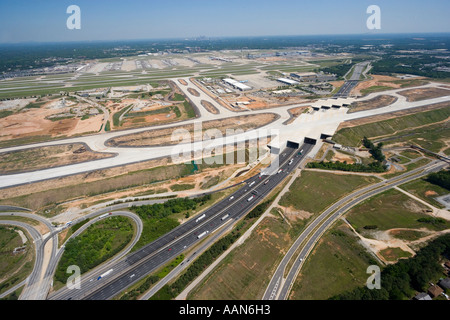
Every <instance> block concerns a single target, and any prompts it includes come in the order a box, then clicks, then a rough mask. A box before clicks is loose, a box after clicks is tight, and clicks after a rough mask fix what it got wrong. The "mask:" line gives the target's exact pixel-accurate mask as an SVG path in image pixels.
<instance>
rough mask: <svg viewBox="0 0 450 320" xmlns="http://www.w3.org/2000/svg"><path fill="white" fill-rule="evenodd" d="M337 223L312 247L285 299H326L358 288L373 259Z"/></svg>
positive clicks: (356, 240)
mask: <svg viewBox="0 0 450 320" xmlns="http://www.w3.org/2000/svg"><path fill="white" fill-rule="evenodd" d="M358 240H359V238H358V237H357V236H356V235H355V234H354V233H353V232H352V230H351V229H350V228H349V227H348V226H347V225H346V224H345V223H344V222H342V221H341V220H339V221H338V222H337V223H336V224H335V225H334V226H333V227H332V228H331V229H330V230H329V231H327V232H326V233H325V234H324V236H323V237H322V239H321V240H319V242H318V243H317V244H316V246H315V247H314V249H313V251H312V252H311V254H310V256H309V257H308V258H307V259H306V260H305V262H304V265H303V267H302V269H301V271H300V273H299V275H298V277H297V279H296V280H295V282H294V284H293V287H292V291H291V294H290V296H289V300H326V299H328V298H331V297H332V296H334V295H336V294H339V293H342V292H346V291H348V290H352V289H354V288H356V287H361V286H363V285H364V284H365V282H366V280H367V277H368V275H367V273H366V270H367V267H368V266H369V265H376V264H377V262H376V260H375V259H374V258H373V257H372V256H371V255H370V254H369V253H368V252H367V251H366V249H365V248H364V247H363V246H362V245H361V244H359V242H358Z"/></svg>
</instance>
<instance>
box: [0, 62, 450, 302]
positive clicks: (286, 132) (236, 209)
mask: <svg viewBox="0 0 450 320" xmlns="http://www.w3.org/2000/svg"><path fill="white" fill-rule="evenodd" d="M356 73H357V70H356V69H355V71H354V75H353V76H355V74H356ZM353 76H352V78H353ZM184 80H186V82H187V83H188V85H187V86H182V85H181V86H180V85H179V87H180V89H181V90H182V91H183V92H184V94H185V95H187V96H189V95H190V93H189V92H188V91H187V89H188V88H192V87H193V86H195V85H194V84H193V83H192V82H190V80H189V79H188V78H185V79H184ZM350 81H353V80H350ZM174 82H175V83H177V82H176V81H175V79H174ZM435 86H436V84H429V85H426V86H423V87H435ZM345 88H347V86H345V85H344V87H343V89H342V90H343V91H342V92H341V94H340V96H346V95H347V94H348V92H349V91H350V90H351V88H350V89H349V90H348V89H345ZM401 90H403V89H401ZM401 90H400V89H398V90H390V91H387V92H383V93H375V94H371V95H369V96H367V97H365V98H362V99H358V101H359V100H361V101H363V100H367V99H371V98H373V97H376V96H378V95H380V94H391V95H393V96H397V97H398V98H399V99H398V100H397V101H396V102H395V103H393V104H392V105H390V106H388V107H384V108H379V109H376V110H369V111H362V112H355V113H352V114H347V113H346V110H347V108H344V107H342V106H343V105H345V104H348V103H351V102H352V101H354V99H346V98H344V99H331V100H330V101H319V102H317V103H316V104H315V105H317V106H319V107H320V106H322V105H324V104H325V105H327V104H337V105H338V106H339V107H340V108H338V109H337V110H330V109H320V110H319V111H317V112H314V113H312V114H302V115H301V116H300V117H299V118H297V119H296V120H295V121H294V122H293V123H291V124H290V125H285V124H283V122H285V121H286V120H287V119H289V117H290V115H289V113H288V111H287V110H288V109H289V108H293V107H295V106H289V107H280V108H276V109H266V110H262V111H261V110H260V111H252V114H257V113H266V112H273V113H276V114H278V115H279V116H280V117H279V119H278V120H276V121H275V122H273V123H271V124H269V125H267V126H266V128H270V129H277V130H279V131H280V136H279V138H280V140H281V141H282V143H281V144H280V147H281V149H283V148H285V149H283V151H282V152H280V154H279V157H278V158H275V162H277V161H279V164H280V169H281V170H283V171H282V172H279V173H278V169H276V170H275V171H273V172H270V174H266V175H256V176H253V177H250V178H248V179H247V180H246V184H245V185H244V186H243V187H241V188H240V189H239V190H237V191H236V192H235V193H233V194H232V195H230V197H229V198H226V199H224V200H222V201H220V202H218V203H217V204H215V205H214V206H212V207H210V208H208V209H206V210H205V211H204V212H202V213H201V214H202V215H203V214H204V218H202V219H200V220H198V221H197V220H195V219H190V220H188V221H187V222H186V223H183V224H182V225H180V226H179V227H177V228H175V229H174V230H172V231H171V232H169V233H167V234H166V235H164V236H162V237H161V238H159V239H157V240H156V241H154V242H152V243H150V244H148V245H147V246H145V247H143V248H141V249H140V250H138V251H136V252H134V253H132V254H127V253H128V252H129V250H131V248H132V247H133V245H134V243H135V242H136V241H137V240H138V238H139V237H138V235H139V234H140V232H141V231H142V225H141V224H142V222H140V219H139V218H137V217H136V216H135V215H133V214H132V213H130V212H128V211H123V210H122V209H124V208H126V207H129V206H131V205H132V204H134V205H140V204H149V203H155V202H158V201H159V202H162V201H164V200H156V201H150V202H149V201H144V202H137V203H132V204H121V205H116V206H112V207H107V208H104V209H100V210H96V211H95V212H92V213H90V214H88V215H86V216H85V217H83V218H82V219H80V220H76V221H73V223H77V222H80V221H81V220H83V219H87V218H91V221H90V222H89V223H88V224H86V225H85V226H83V228H82V229H81V230H79V232H77V233H76V234H75V235H73V236H72V237H74V236H76V235H77V234H79V233H80V232H82V230H85V228H87V227H88V226H89V225H91V224H92V223H94V222H96V221H97V219H98V218H95V217H99V216H100V215H104V214H105V213H108V212H111V211H115V210H120V211H115V212H114V213H113V215H124V216H127V217H130V218H131V219H133V221H135V224H136V226H137V236H136V237H135V238H134V239H133V242H132V243H131V244H130V245H128V246H127V248H126V249H125V250H124V251H122V252H121V253H120V255H117V256H116V257H114V258H113V259H112V260H111V261H109V262H108V263H106V264H104V265H102V266H100V267H98V268H96V269H95V270H92V271H91V272H89V273H87V274H86V275H83V277H82V280H81V281H82V282H81V283H82V288H81V290H68V289H67V287H64V288H63V289H61V290H59V291H58V292H55V293H52V294H51V295H50V296H49V297H47V294H48V292H49V290H50V287H51V282H52V277H53V273H54V270H55V269H56V266H57V263H58V261H59V259H60V257H61V255H62V252H63V250H64V249H63V247H62V248H61V249H59V251H58V242H57V241H58V240H57V238H58V237H57V234H58V233H59V232H60V231H62V229H63V228H61V227H60V228H55V227H54V226H52V225H51V224H50V223H49V222H48V220H46V219H44V218H42V217H39V216H37V215H34V214H31V213H23V212H9V211H8V212H5V213H1V214H0V215H11V214H13V215H22V216H23V217H28V218H32V219H35V220H36V219H37V220H40V221H41V222H43V223H44V224H45V225H46V226H47V227H48V228H49V230H50V231H49V234H47V235H45V237H44V236H38V235H37V234H36V232H35V231H32V229H30V228H29V226H28V227H24V226H22V227H24V228H25V229H26V230H28V232H29V233H30V234H31V235H32V237H33V239H34V241H35V246H36V257H37V259H36V263H35V268H34V269H33V272H32V274H31V275H30V276H29V277H28V279H27V281H26V286H25V289H24V291H23V293H22V295H21V299H46V298H49V299H55V300H57V299H64V300H67V299H72V300H76V299H91V300H104V299H111V298H112V297H114V296H116V295H117V294H118V293H120V292H122V291H123V290H124V289H125V288H127V287H129V286H130V285H132V284H133V283H136V282H137V281H139V279H142V278H143V277H145V276H146V275H148V274H149V273H151V272H152V271H154V270H156V269H158V268H159V267H161V266H162V265H164V264H165V263H167V262H168V261H170V260H172V259H174V258H175V257H176V256H178V255H179V254H181V253H182V252H185V251H187V250H188V249H189V248H191V247H193V246H195V245H196V244H198V243H199V242H201V241H202V240H203V237H201V238H199V236H200V235H203V234H204V233H205V232H207V234H205V237H206V235H210V234H213V233H214V232H215V231H217V230H219V229H220V228H221V227H222V226H224V225H225V224H227V223H229V222H230V221H232V222H235V221H237V220H239V219H240V218H242V217H243V216H244V215H245V214H246V213H247V212H249V211H250V210H251V209H252V208H254V207H255V205H256V204H258V203H259V202H260V201H262V200H263V198H264V197H265V196H266V195H267V194H269V193H270V191H271V190H273V188H275V186H277V185H278V184H279V183H281V182H282V181H283V179H284V178H285V177H286V176H287V175H288V174H289V173H290V172H292V170H294V169H295V168H296V167H298V165H299V163H300V162H301V161H302V160H304V159H305V157H306V156H307V155H308V154H309V153H312V154H313V153H314V152H316V151H317V145H314V144H303V141H304V138H305V137H308V136H312V137H313V138H315V139H317V140H318V137H319V136H320V134H321V133H324V132H326V133H333V132H334V130H336V128H337V127H338V125H339V124H340V123H341V122H343V121H348V120H353V119H358V118H364V117H368V116H374V115H378V114H384V113H389V112H394V111H399V110H405V109H409V108H416V107H420V106H425V105H429V104H433V103H439V102H444V101H450V96H445V97H441V98H435V99H429V100H424V101H418V102H414V103H411V102H407V101H406V99H405V97H403V96H401V95H399V94H398V92H399V91H401ZM200 92H201V91H200ZM189 98H190V99H192V100H193V103H194V104H195V105H196V107H197V109H198V110H199V113H200V120H214V119H220V118H221V117H223V116H224V115H226V116H230V115H234V113H232V112H231V111H229V110H228V109H225V108H223V107H222V106H220V105H219V104H217V103H216V102H215V101H214V100H213V99H211V98H210V97H209V96H207V95H206V94H204V93H203V92H201V97H200V98H199V99H195V98H194V97H193V96H192V95H191V96H189ZM200 99H202V100H206V101H208V102H211V103H212V104H213V105H215V106H216V108H217V109H218V110H220V112H221V113H220V114H219V115H213V114H211V113H209V112H207V111H206V109H204V108H203V107H202V106H201V105H200V103H199V101H200ZM309 105H310V104H309ZM195 121H198V120H192V121H186V122H185V123H194V122H195ZM167 127H173V125H165V126H158V127H155V128H167ZM152 129H154V128H152ZM146 130H149V128H143V129H133V130H128V131H126V132H112V133H106V134H100V135H94V136H87V137H78V138H69V139H64V140H60V141H54V142H47V143H40V144H35V145H29V146H21V147H14V148H8V149H1V150H0V152H7V151H14V150H22V149H26V148H32V147H40V146H48V145H56V144H62V143H74V142H80V141H82V142H85V143H86V144H88V145H89V147H90V148H91V149H92V150H94V151H99V152H114V153H117V156H116V157H115V158H112V159H106V160H98V161H92V162H89V163H82V164H77V165H68V166H64V167H60V168H52V169H44V170H39V171H35V172H31V173H27V174H14V175H7V176H2V179H1V181H0V188H6V187H11V186H17V185H20V184H24V183H31V182H36V181H41V180H44V179H51V178H56V177H61V176H66V175H70V174H76V173H80V172H87V171H90V170H94V169H98V168H107V167H112V166H119V165H124V164H127V163H133V162H136V161H143V160H148V159H153V158H159V157H164V156H168V155H170V154H171V152H172V147H157V148H112V147H106V146H105V142H106V141H107V140H109V139H111V138H112V137H117V136H120V135H124V134H130V133H137V132H142V131H146ZM330 131H331V132H330ZM239 139H241V140H242V141H245V140H246V139H247V138H246V136H244V135H243V136H236V140H235V141H239ZM287 140H289V141H294V142H298V145H297V146H296V147H292V146H288V145H286V141H287ZM283 142H284V144H283ZM216 143H217V145H223V144H224V140H220V139H218V141H216ZM193 148H194V149H195V148H197V149H200V150H202V149H203V148H204V146H203V145H199V146H197V145H196V144H194V147H193ZM137 149H138V150H137ZM300 150H303V152H301V154H299V151H300ZM291 160H293V161H292V162H291ZM436 168H437V167H436ZM267 173H269V172H267ZM410 174H411V173H410ZM410 174H409V175H408V176H407V177H405V181H409V180H410V179H412V178H413V177H415V176H414V175H410ZM421 174H424V172H422V173H418V174H417V176H420V175H421ZM401 177H403V176H401ZM398 179H399V178H397V179H392V181H394V180H395V181H400V180H398ZM395 181H394V183H393V184H392V186H394V184H395V183H396V182H395ZM250 185H251V186H250ZM395 185H396V184H395ZM392 186H391V185H390V186H389V187H392ZM387 187H388V186H385V188H387ZM381 190H383V188H381V187H380V188H378V189H375V190H373V192H375V193H377V192H381ZM358 192H359V191H358ZM369 195H370V193H365V194H362V195H359V194H358V193H356V194H352V195H350V196H352V197H356V198H355V200H354V201H356V200H357V199H362V198H363V197H366V196H369ZM350 196H348V197H350ZM358 196H359V197H358ZM348 197H346V198H344V199H342V200H341V201H339V202H338V204H341V205H342V204H344V203H347V202H346V201H348V200H350V199H353V198H348ZM345 199H347V200H346V201H344V200H345ZM358 202H359V201H356V202H353V201H352V202H349V203H348V205H349V206H350V204H353V203H358ZM336 205H337V204H336ZM349 208H350V207H347V206H345V207H342V208H340V207H339V208H338V207H330V208H329V209H328V210H327V211H325V212H324V213H323V214H322V215H321V216H320V217H322V218H321V220H316V221H317V222H316V221H314V227H316V226H319V225H320V227H319V229H318V230H317V231H315V233H314V234H311V232H312V231H313V229H314V227H311V229H310V228H309V227H308V229H307V230H305V231H304V232H303V233H302V235H301V236H300V237H299V238H298V239H297V241H296V242H295V244H294V245H293V247H292V248H291V249H292V252H291V250H289V252H288V255H286V257H285V259H286V261H285V259H283V261H285V264H284V265H282V264H283V261H282V263H281V264H280V267H279V268H278V269H280V270H277V272H276V274H275V275H274V277H273V278H272V281H271V283H270V285H269V287H268V289H267V291H266V294H265V295H264V299H275V298H279V299H284V298H286V297H287V295H288V291H289V289H290V287H291V285H292V281H293V279H295V277H296V275H297V273H298V271H299V269H300V267H301V265H302V261H303V259H305V258H306V256H307V253H308V252H309V250H310V249H311V247H312V246H313V245H314V243H315V241H316V240H317V238H318V237H319V236H320V235H321V234H322V233H323V231H324V230H325V229H326V228H327V227H328V226H329V225H330V224H331V223H332V222H333V221H334V219H335V218H336V217H338V216H340V215H341V214H343V213H344V212H345V211H346V210H348V209H349ZM344 209H345V210H344ZM330 210H331V211H330ZM334 210H337V211H335V213H334V214H333V216H332V217H330V218H329V219H327V220H326V221H324V220H325V219H326V218H327V216H328V215H329V214H330V213H331V212H333V211H334ZM107 217H108V216H105V217H104V218H107ZM320 217H319V218H320ZM332 218H333V219H332ZM330 219H331V220H330ZM8 222H9V221H8ZM0 223H2V224H5V221H4V220H1V221H0ZM15 223H16V224H17V222H15ZM321 223H322V224H321ZM311 226H312V225H311ZM305 239H311V240H310V241H309V242H308V244H307V246H305V247H304V249H303V251H302V253H301V257H300V258H301V259H302V260H297V261H296V262H295V263H294V265H293V268H292V269H291V271H290V273H289V275H288V278H287V279H286V280H284V279H283V276H282V275H283V274H284V269H285V267H286V264H287V261H289V260H290V258H292V255H293V254H294V252H295V251H296V250H297V249H298V246H299V245H301V244H302V243H303V242H304V240H305ZM49 241H51V244H50V245H51V251H50V252H51V253H50V258H49V263H48V265H47V266H46V268H44V267H43V261H44V258H43V257H44V248H45V246H46V245H47V243H48V242H49ZM294 246H297V247H295V250H294ZM289 255H290V256H289ZM195 257H196V254H195V253H194V254H193V255H192V256H190V257H189V258H188V259H187V260H186V264H187V263H189V262H191V261H192V259H194V258H195ZM105 273H107V276H105V277H102V278H100V279H99V277H100V276H101V275H103V274H105ZM97 279H99V280H97ZM19 285H23V282H22V283H21V284H19ZM19 285H17V286H16V287H18V286H19ZM9 291H10V290H9ZM280 291H281V292H280Z"/></svg>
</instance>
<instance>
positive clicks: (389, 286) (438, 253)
mask: <svg viewBox="0 0 450 320" xmlns="http://www.w3.org/2000/svg"><path fill="white" fill-rule="evenodd" d="M449 255H450V234H446V235H443V236H441V237H439V238H437V239H435V240H434V241H432V242H430V243H429V244H428V245H427V246H426V247H424V248H422V249H420V250H419V251H418V252H417V254H416V255H415V256H414V257H412V258H409V259H401V260H400V261H399V262H397V263H396V264H393V265H388V266H387V267H386V268H384V269H383V271H382V272H381V289H373V290H370V289H368V288H367V287H359V288H356V289H354V290H352V291H349V292H344V293H341V294H339V295H336V296H334V297H332V298H330V299H331V300H404V299H410V298H411V297H412V296H413V295H414V294H415V292H416V291H419V292H422V291H426V290H427V287H428V284H429V282H430V281H432V280H435V279H438V278H439V277H441V276H443V271H444V269H443V267H442V266H441V264H440V263H439V261H440V259H441V257H442V256H446V257H448V256H449Z"/></svg>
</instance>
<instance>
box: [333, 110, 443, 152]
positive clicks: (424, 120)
mask: <svg viewBox="0 0 450 320" xmlns="http://www.w3.org/2000/svg"><path fill="white" fill-rule="evenodd" d="M449 116H450V107H445V108H442V109H436V110H431V111H426V112H420V113H416V114H411V115H407V116H402V117H396V118H393V119H389V120H384V121H378V122H374V123H368V124H364V125H360V126H355V127H349V128H343V129H341V130H339V131H338V132H337V133H336V134H335V135H334V137H333V140H334V141H336V142H337V143H339V144H342V145H345V146H358V145H359V144H360V142H361V140H362V139H363V138H364V137H368V138H373V137H380V136H389V135H394V134H395V135H401V134H403V133H405V132H406V133H415V135H414V137H416V140H417V136H419V135H420V138H421V139H426V138H428V139H429V140H433V138H435V136H434V135H433V134H442V133H445V131H443V130H442V128H443V125H442V124H439V125H436V126H433V127H431V128H426V129H425V128H418V129H410V128H415V127H419V126H424V125H431V124H434V123H436V122H441V121H444V120H446V119H447V118H448V117H449ZM430 129H431V130H430ZM402 131H404V132H402ZM446 131H448V130H446ZM446 135H448V133H446ZM410 137H411V136H407V137H405V138H407V140H409V139H411V138H410ZM399 139H401V138H399ZM428 139H426V140H428ZM418 142H419V143H423V141H422V142H421V140H418ZM430 145H431V147H433V148H435V146H433V144H432V143H431V142H430Z"/></svg>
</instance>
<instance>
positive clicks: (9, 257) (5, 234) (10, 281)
mask: <svg viewBox="0 0 450 320" xmlns="http://www.w3.org/2000/svg"><path fill="white" fill-rule="evenodd" d="M12 228H14V229H17V230H22V229H21V228H16V227H11V229H10V228H9V227H7V226H5V225H0V257H1V259H0V279H1V281H0V293H3V292H5V291H6V290H8V289H9V288H11V287H13V286H14V285H16V284H18V283H20V282H21V281H22V280H24V279H25V278H26V277H27V276H28V275H29V274H30V273H31V271H32V270H33V265H34V248H33V245H32V244H31V243H30V238H29V235H28V233H27V232H26V231H24V230H22V232H23V233H24V234H25V236H26V237H27V238H28V241H27V243H26V244H25V245H26V247H27V248H26V249H25V251H23V252H21V253H18V254H15V255H14V254H13V250H14V248H18V247H22V246H23V245H24V244H23V242H22V239H21V237H20V236H19V234H18V233H17V232H16V231H14V230H12Z"/></svg>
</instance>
